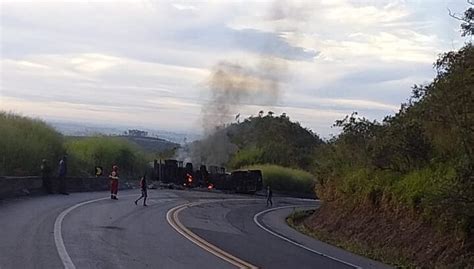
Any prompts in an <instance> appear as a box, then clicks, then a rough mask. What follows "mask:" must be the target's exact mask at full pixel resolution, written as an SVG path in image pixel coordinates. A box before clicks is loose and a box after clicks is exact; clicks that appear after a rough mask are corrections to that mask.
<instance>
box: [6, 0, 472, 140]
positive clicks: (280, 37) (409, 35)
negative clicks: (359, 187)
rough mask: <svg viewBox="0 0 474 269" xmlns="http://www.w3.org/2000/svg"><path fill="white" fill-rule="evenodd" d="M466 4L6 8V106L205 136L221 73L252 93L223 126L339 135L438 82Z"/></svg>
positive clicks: (38, 4)
mask: <svg viewBox="0 0 474 269" xmlns="http://www.w3.org/2000/svg"><path fill="white" fill-rule="evenodd" d="M467 6H468V4H467V3H466V2H465V1H462V0H430V1H428V0H426V1H425V0H413V1H409V0H406V1H400V0H397V1H384V0H380V1H349V0H347V1H344V0H320V1H318V0H315V1H295V2H291V1H161V0H160V1H151V0H134V1H105V0H102V1H41V0H37V1H21V0H20V1H10V0H4V1H2V2H1V4H0V15H1V25H0V31H1V32H0V41H1V42H0V45H1V58H0V61H1V65H0V67H1V69H0V72H1V73H0V74H1V84H0V109H1V110H6V111H12V112H15V113H20V114H23V115H27V116H32V117H39V118H42V119H45V120H47V121H64V122H78V123H93V124H99V125H100V124H104V125H108V126H110V125H121V126H131V127H143V128H149V129H161V130H169V131H176V132H192V133H201V132H203V126H205V124H203V121H206V118H203V111H208V110H207V108H208V107H209V106H212V105H213V104H214V103H213V98H215V95H216V91H217V92H221V91H223V89H220V88H219V87H221V86H222V85H224V86H225V85H227V84H218V85H220V86H219V87H217V89H216V88H215V85H216V84H215V83H213V82H212V81H213V79H215V74H216V72H218V71H219V70H221V69H220V68H221V67H222V66H227V67H228V66H232V68H227V69H225V70H226V71H227V72H229V73H230V75H231V77H232V78H233V79H234V80H233V81H234V82H235V81H236V85H237V86H235V85H233V86H235V87H233V88H232V89H230V90H231V91H234V90H235V91H239V90H245V91H250V94H249V93H248V92H247V95H246V98H239V99H238V100H236V99H235V98H236V97H235V96H233V95H231V96H230V97H229V98H230V99H232V98H234V99H233V100H230V101H229V102H230V106H231V109H226V110H225V113H226V117H224V118H225V119H226V120H229V121H231V120H233V119H235V115H236V114H238V113H240V115H241V118H243V117H248V116H251V115H254V116H255V115H257V114H258V112H259V111H260V110H263V111H265V112H267V111H272V112H274V113H275V114H276V115H280V114H282V113H286V114H287V115H288V116H289V117H290V119H292V120H294V121H298V122H300V123H301V125H302V126H304V127H307V128H309V129H311V130H313V131H314V132H315V133H317V134H319V135H321V136H322V137H330V136H331V135H333V134H337V132H338V130H337V129H334V128H332V127H331V125H332V124H333V123H334V121H336V120H338V119H341V118H343V117H344V116H345V115H347V114H350V113H351V112H353V111H357V112H358V113H359V115H361V116H364V117H367V118H369V119H376V120H382V119H383V118H384V116H386V115H391V114H394V113H396V112H397V111H398V109H399V107H400V103H402V102H406V101H407V99H408V98H409V96H410V93H411V87H412V86H413V85H414V84H423V83H427V82H429V81H430V80H432V79H433V77H434V75H435V72H434V70H433V62H434V61H435V60H436V58H437V57H438V55H439V54H440V53H442V52H446V51H450V50H455V49H459V48H460V47H462V45H463V44H464V43H465V42H466V39H465V38H462V37H461V35H460V32H459V24H460V23H459V21H456V20H454V19H453V18H451V17H449V16H448V9H450V10H451V11H453V12H456V13H462V12H464V10H465V9H466V8H467ZM236 67H238V68H236ZM236 70H238V71H236ZM221 71H222V70H221ZM242 77H244V78H245V80H246V81H247V82H248V81H249V80H251V81H252V83H250V84H251V85H253V86H252V87H251V89H247V88H246V89H240V88H239V87H244V88H245V87H246V86H245V85H249V83H247V82H246V83H243V82H242ZM262 81H263V82H262ZM242 85H244V86H242ZM262 85H263V86H262ZM224 86H222V87H224ZM257 87H263V88H264V89H265V90H267V88H271V89H269V90H270V91H272V98H270V99H265V98H263V99H262V98H260V97H261V96H262V95H265V94H266V93H265V92H262V90H259V89H256V88H257ZM219 100H222V99H219ZM262 100H264V101H262ZM214 101H215V100H214ZM224 102H225V101H224ZM211 111H215V110H211ZM217 113H218V112H217Z"/></svg>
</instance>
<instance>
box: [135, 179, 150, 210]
mask: <svg viewBox="0 0 474 269" xmlns="http://www.w3.org/2000/svg"><path fill="white" fill-rule="evenodd" d="M140 188H141V190H142V195H141V196H140V197H139V198H138V199H137V200H135V205H137V203H138V201H140V199H142V198H143V206H147V204H146V198H147V197H148V193H147V189H148V186H147V184H146V175H145V176H142V178H141V179H140Z"/></svg>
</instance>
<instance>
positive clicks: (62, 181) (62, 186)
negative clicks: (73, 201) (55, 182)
mask: <svg viewBox="0 0 474 269" xmlns="http://www.w3.org/2000/svg"><path fill="white" fill-rule="evenodd" d="M66 175H67V155H64V156H63V157H62V158H61V160H60V161H59V168H58V178H59V193H61V194H64V195H69V193H68V192H67V186H66Z"/></svg>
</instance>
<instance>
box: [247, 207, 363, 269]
mask: <svg viewBox="0 0 474 269" xmlns="http://www.w3.org/2000/svg"><path fill="white" fill-rule="evenodd" d="M298 207H314V205H313V206H310V205H289V206H281V207H275V208H270V209H267V210H264V211H262V212H259V213H257V214H255V216H254V217H253V221H254V222H255V224H257V225H258V227H260V228H262V229H263V230H264V231H266V232H268V233H270V234H272V235H274V236H276V237H278V238H280V239H283V240H285V241H287V242H289V243H291V244H293V245H296V246H298V247H300V248H303V249H306V250H308V251H310V252H312V253H315V254H318V255H320V256H323V257H326V258H329V259H331V260H334V261H337V262H340V263H343V264H345V265H348V266H351V267H354V268H357V269H361V268H362V267H360V266H358V265H355V264H352V263H349V262H346V261H343V260H341V259H338V258H335V257H332V256H329V255H327V254H324V253H322V252H319V251H317V250H314V249H311V248H309V247H307V246H305V245H302V244H300V243H298V242H295V241H293V240H291V239H289V238H287V237H284V236H282V235H280V234H278V233H276V232H274V231H272V230H270V229H268V228H267V227H265V226H264V225H263V224H262V223H260V221H258V218H259V217H260V216H261V215H264V214H266V213H268V212H271V211H276V210H280V209H286V208H298Z"/></svg>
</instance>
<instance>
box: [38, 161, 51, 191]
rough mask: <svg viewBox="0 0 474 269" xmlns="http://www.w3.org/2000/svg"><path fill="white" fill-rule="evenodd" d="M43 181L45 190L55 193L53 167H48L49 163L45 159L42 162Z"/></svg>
mask: <svg viewBox="0 0 474 269" xmlns="http://www.w3.org/2000/svg"><path fill="white" fill-rule="evenodd" d="M40 168H41V179H42V181H43V188H44V190H45V191H46V192H47V193H49V194H52V193H53V188H52V184H51V167H49V165H48V161H47V160H46V159H43V161H41V167H40Z"/></svg>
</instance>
